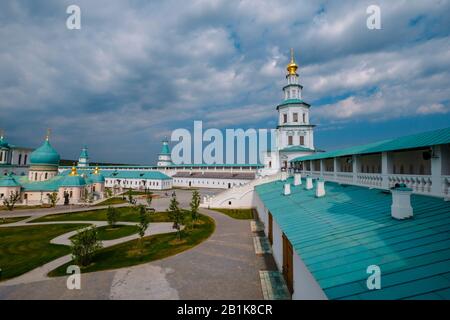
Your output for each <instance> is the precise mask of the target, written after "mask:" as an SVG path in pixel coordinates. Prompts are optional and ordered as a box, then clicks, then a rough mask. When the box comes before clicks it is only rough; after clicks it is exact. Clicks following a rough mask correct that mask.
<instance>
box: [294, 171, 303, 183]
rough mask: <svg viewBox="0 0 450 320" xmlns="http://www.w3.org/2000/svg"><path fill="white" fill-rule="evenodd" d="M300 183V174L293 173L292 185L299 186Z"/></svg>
mask: <svg viewBox="0 0 450 320" xmlns="http://www.w3.org/2000/svg"><path fill="white" fill-rule="evenodd" d="M301 184H302V174H301V173H294V186H299V185H301Z"/></svg>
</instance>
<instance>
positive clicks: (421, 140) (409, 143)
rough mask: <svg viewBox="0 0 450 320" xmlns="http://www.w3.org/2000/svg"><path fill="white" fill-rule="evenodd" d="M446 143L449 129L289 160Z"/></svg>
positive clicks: (323, 157)
mask: <svg viewBox="0 0 450 320" xmlns="http://www.w3.org/2000/svg"><path fill="white" fill-rule="evenodd" d="M447 143H450V127H449V128H444V129H439V130H434V131H428V132H422V133H418V134H413V135H409V136H404V137H400V138H395V139H388V140H383V141H378V142H373V143H369V144H365V145H361V146H356V147H351V148H346V149H341V150H336V151H329V152H324V153H319V154H314V155H309V156H304V157H298V158H295V159H293V160H291V162H294V161H305V160H316V159H325V158H333V157H342V156H349V155H353V154H368V153H378V152H386V151H394V150H404V149H414V148H422V147H428V146H433V145H439V144H447Z"/></svg>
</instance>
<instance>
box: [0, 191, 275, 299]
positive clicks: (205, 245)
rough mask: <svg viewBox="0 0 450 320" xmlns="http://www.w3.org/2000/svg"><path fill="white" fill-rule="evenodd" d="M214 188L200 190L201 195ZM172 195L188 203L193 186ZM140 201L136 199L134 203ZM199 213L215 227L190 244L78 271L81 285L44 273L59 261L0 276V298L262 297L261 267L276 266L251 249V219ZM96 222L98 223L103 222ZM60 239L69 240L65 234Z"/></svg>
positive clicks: (160, 204)
mask: <svg viewBox="0 0 450 320" xmlns="http://www.w3.org/2000/svg"><path fill="white" fill-rule="evenodd" d="M171 192H172V191H169V192H168V195H167V194H165V192H157V193H156V194H159V197H158V198H155V199H154V201H153V203H152V207H154V208H155V210H156V211H165V210H166V209H167V208H168V205H169V200H170V193H171ZM216 192H217V191H214V190H200V193H201V196H202V197H203V196H204V195H206V194H208V195H211V194H214V193H216ZM176 195H177V199H178V201H179V202H180V207H182V208H186V209H187V208H189V202H190V200H191V196H192V192H191V191H189V190H176ZM143 201H144V200H138V203H139V202H143ZM126 205H127V204H117V205H115V206H117V207H119V206H126ZM97 208H102V207H101V206H100V207H97ZM89 209H91V208H89ZM89 209H87V208H80V209H72V210H70V209H65V210H66V211H70V212H73V211H76V210H80V211H86V210H89ZM63 211H64V209H61V207H59V208H54V209H39V210H34V211H33V210H15V211H13V212H12V213H11V212H6V211H3V212H0V215H1V218H3V217H19V216H28V217H30V218H27V219H25V220H22V221H20V222H17V223H15V224H14V226H22V225H26V224H27V222H28V221H30V220H34V219H38V218H41V217H42V216H47V215H50V214H55V213H61V212H63ZM200 213H202V214H204V215H207V216H209V217H211V218H212V219H214V222H215V231H214V232H213V234H212V235H211V236H210V237H209V238H208V239H207V240H205V241H204V242H202V243H200V244H199V245H197V246H195V247H194V248H192V249H189V250H187V251H184V252H181V253H178V254H176V255H173V256H169V257H167V258H163V259H160V260H155V261H152V262H149V263H143V264H139V265H136V266H132V267H126V268H120V269H114V270H107V271H98V272H91V273H86V274H82V275H81V289H80V290H68V289H67V287H66V280H67V276H64V277H53V278H48V277H46V273H47V271H50V270H52V269H54V268H55V267H57V265H51V266H49V267H48V268H47V269H46V268H45V266H44V267H42V268H37V269H34V270H32V271H29V272H28V273H25V274H23V275H21V276H18V277H15V278H12V279H8V280H4V281H2V282H0V299H263V291H262V287H261V280H260V275H259V271H260V270H274V269H275V266H274V264H273V260H272V258H271V257H270V258H268V256H267V255H257V254H256V253H255V247H254V243H253V237H254V236H255V233H253V232H252V230H251V224H250V221H251V220H239V219H234V218H231V217H229V216H228V215H225V214H223V213H219V212H216V211H212V210H207V209H200ZM47 223H52V222H47ZM53 223H54V222H53ZM59 223H63V222H59ZM64 223H67V222H64ZM71 223H74V221H71ZM84 223H86V221H84ZM96 224H97V226H101V225H105V222H101V223H99V222H97V223H96ZM3 227H5V225H3ZM171 227H172V226H171V223H150V225H149V228H148V230H147V232H148V234H147V233H146V235H151V234H156V233H165V232H172V230H170V229H171ZM0 232H1V229H0ZM58 238H60V237H58ZM118 240H121V239H118ZM118 240H112V241H116V242H114V243H112V244H116V243H120V241H118ZM62 241H63V242H62V243H64V241H66V242H68V240H67V239H66V240H62ZM106 242H107V241H106ZM106 242H104V243H106ZM104 246H106V244H104ZM60 259H61V258H60ZM60 259H57V260H60ZM60 264H61V262H59V265H60Z"/></svg>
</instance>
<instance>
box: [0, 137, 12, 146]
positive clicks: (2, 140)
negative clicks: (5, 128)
mask: <svg viewBox="0 0 450 320" xmlns="http://www.w3.org/2000/svg"><path fill="white" fill-rule="evenodd" d="M0 148H4V149H9V148H10V145H9V144H8V142H7V141H6V140H5V138H4V137H3V136H1V137H0Z"/></svg>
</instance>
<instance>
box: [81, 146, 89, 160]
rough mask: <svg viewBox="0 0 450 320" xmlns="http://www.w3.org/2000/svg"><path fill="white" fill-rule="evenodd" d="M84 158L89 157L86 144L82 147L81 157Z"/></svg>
mask: <svg viewBox="0 0 450 320" xmlns="http://www.w3.org/2000/svg"><path fill="white" fill-rule="evenodd" d="M83 158H84V159H88V158H89V155H88V152H87V147H86V146H84V147H83V149H81V153H80V159H83Z"/></svg>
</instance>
